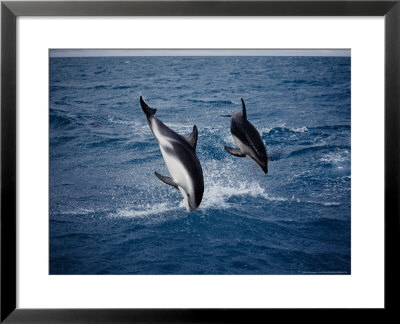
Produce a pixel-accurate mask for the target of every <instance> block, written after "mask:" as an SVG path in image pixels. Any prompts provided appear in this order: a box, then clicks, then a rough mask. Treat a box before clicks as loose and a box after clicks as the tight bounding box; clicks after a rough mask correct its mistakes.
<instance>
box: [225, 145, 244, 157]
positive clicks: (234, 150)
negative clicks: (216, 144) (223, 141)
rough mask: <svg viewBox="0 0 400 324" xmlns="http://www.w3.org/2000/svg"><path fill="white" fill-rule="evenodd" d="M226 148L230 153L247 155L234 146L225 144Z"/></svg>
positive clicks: (239, 155)
mask: <svg viewBox="0 0 400 324" xmlns="http://www.w3.org/2000/svg"><path fill="white" fill-rule="evenodd" d="M224 148H225V150H226V151H227V152H228V153H230V154H232V155H233V156H237V157H245V156H246V155H245V154H243V153H242V152H241V151H240V150H239V149H238V148H233V147H229V146H224Z"/></svg>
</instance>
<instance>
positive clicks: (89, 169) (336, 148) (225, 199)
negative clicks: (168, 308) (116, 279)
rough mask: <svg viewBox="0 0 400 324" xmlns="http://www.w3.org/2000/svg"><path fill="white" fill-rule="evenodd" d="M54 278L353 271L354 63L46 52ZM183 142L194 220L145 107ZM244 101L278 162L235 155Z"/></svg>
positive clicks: (316, 59)
mask: <svg viewBox="0 0 400 324" xmlns="http://www.w3.org/2000/svg"><path fill="white" fill-rule="evenodd" d="M49 64H50V85H49V86H50V110H49V128H50V131H49V134H50V143H49V146H50V170H49V179H50V188H49V193H50V202H49V203H50V217H49V222H50V233H49V235H50V260H49V263H50V267H49V269H50V270H49V272H50V274H221V275H227V274H350V270H351V262H350V261H351V253H350V252H351V251H350V246H351V240H350V239H351V237H350V225H351V217H350V210H351V204H350V201H351V199H350V197H351V159H350V155H351V145H350V135H351V120H350V115H351V111H350V98H351V91H350V90H351V89H350V69H351V59H350V57H294V56H293V57H290V56H289V57H288V56H282V57H272V56H142V57H64V58H56V57H51V58H50V62H49ZM140 95H142V96H143V97H144V99H145V100H146V102H147V103H148V104H149V106H151V107H155V108H157V109H158V110H157V114H156V116H157V117H158V118H159V119H160V120H161V121H163V122H164V123H165V124H166V125H167V126H168V127H170V128H171V129H172V130H174V131H176V132H178V133H179V134H181V135H184V136H188V135H189V134H190V133H191V131H192V128H193V125H197V127H198V130H199V137H198V142H197V149H196V151H197V155H198V158H199V160H200V163H201V165H202V168H203V174H204V186H205V190H204V197H203V200H202V203H201V205H200V207H199V209H198V210H196V211H193V212H187V211H186V208H185V205H184V203H183V198H182V195H181V193H180V192H179V191H177V190H176V189H174V188H173V187H171V186H168V185H166V184H164V183H163V182H161V181H160V180H159V179H157V178H156V177H155V175H154V171H157V172H159V173H160V174H162V175H166V176H168V175H169V173H168V170H167V168H166V166H165V163H164V161H163V158H162V156H161V152H160V149H159V146H158V143H157V141H156V139H155V138H154V136H153V134H152V133H151V131H150V129H149V126H148V124H147V121H146V117H145V115H144V114H143V111H142V109H141V108H140V103H139V96H140ZM240 98H243V99H244V101H245V103H246V106H247V116H248V119H249V121H250V122H251V123H252V124H253V125H254V126H255V127H256V128H257V130H258V131H259V133H260V135H261V137H262V139H263V141H264V143H265V145H266V148H267V153H268V155H269V157H270V162H269V172H268V174H267V175H266V174H264V173H263V171H262V170H261V169H260V167H259V166H258V165H257V164H256V163H255V162H253V161H252V160H251V159H249V158H238V157H234V156H232V155H230V154H228V153H227V152H226V151H225V150H224V145H227V146H233V147H235V144H234V141H233V139H232V136H231V133H230V119H229V118H224V117H220V115H221V114H230V113H232V112H233V111H234V110H241V102H240Z"/></svg>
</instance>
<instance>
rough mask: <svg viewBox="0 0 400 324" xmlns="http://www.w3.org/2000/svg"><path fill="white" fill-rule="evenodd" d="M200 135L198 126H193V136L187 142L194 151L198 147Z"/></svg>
mask: <svg viewBox="0 0 400 324" xmlns="http://www.w3.org/2000/svg"><path fill="white" fill-rule="evenodd" d="M198 134H199V131H198V130H197V126H196V125H194V126H193V131H192V134H190V135H189V137H187V138H186V139H187V141H188V142H189V144H190V145H191V146H192V147H193V149H194V150H196V145H197V136H198Z"/></svg>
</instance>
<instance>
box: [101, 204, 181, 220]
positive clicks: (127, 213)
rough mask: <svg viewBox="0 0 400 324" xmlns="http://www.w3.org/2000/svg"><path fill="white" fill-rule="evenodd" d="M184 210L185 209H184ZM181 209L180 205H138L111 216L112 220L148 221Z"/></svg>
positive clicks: (118, 211)
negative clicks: (152, 217)
mask: <svg viewBox="0 0 400 324" xmlns="http://www.w3.org/2000/svg"><path fill="white" fill-rule="evenodd" d="M183 208H184V207H183ZM178 209H181V207H180V206H179V205H175V206H173V205H171V204H169V203H166V202H162V203H155V204H151V203H149V204H145V205H137V206H132V207H127V208H124V209H119V210H117V212H116V213H114V214H110V215H109V216H110V217H112V218H136V219H146V218H148V217H149V216H153V215H159V214H163V213H165V212H171V211H173V210H178Z"/></svg>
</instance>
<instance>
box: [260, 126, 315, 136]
mask: <svg viewBox="0 0 400 324" xmlns="http://www.w3.org/2000/svg"><path fill="white" fill-rule="evenodd" d="M260 130H261V132H262V133H263V134H274V133H304V132H307V131H308V128H307V127H306V126H302V127H296V128H287V127H284V126H277V127H272V128H269V127H263V128H261V129H260Z"/></svg>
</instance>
